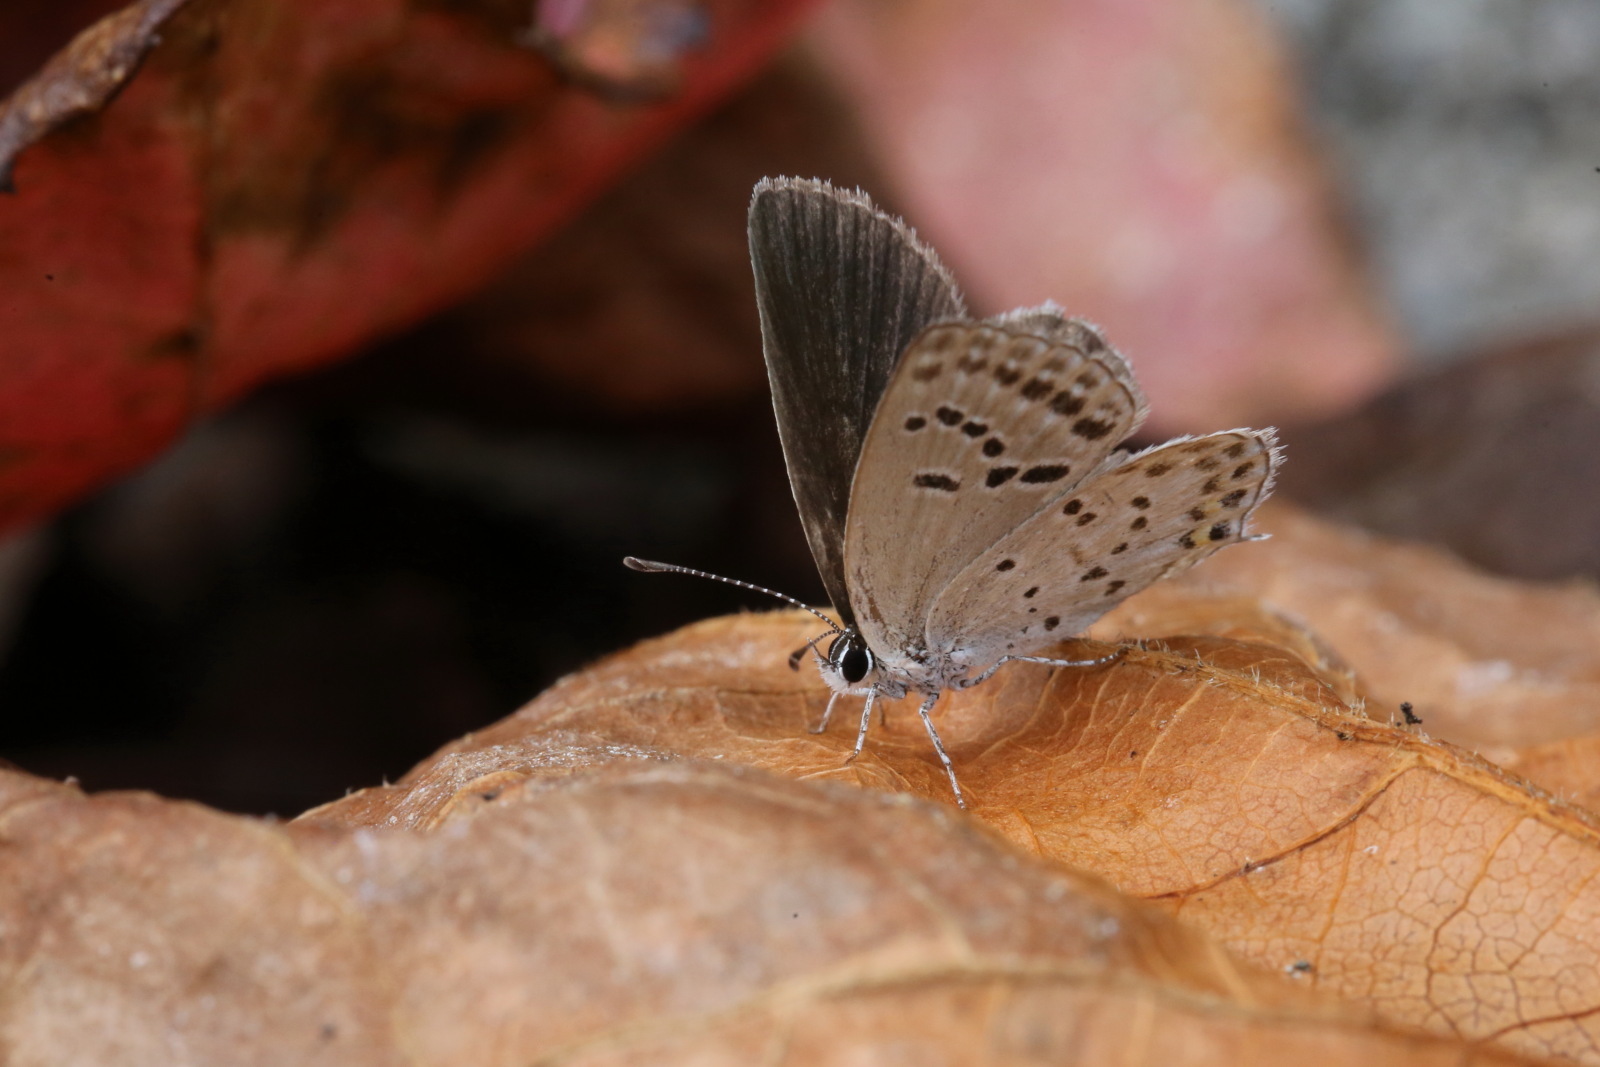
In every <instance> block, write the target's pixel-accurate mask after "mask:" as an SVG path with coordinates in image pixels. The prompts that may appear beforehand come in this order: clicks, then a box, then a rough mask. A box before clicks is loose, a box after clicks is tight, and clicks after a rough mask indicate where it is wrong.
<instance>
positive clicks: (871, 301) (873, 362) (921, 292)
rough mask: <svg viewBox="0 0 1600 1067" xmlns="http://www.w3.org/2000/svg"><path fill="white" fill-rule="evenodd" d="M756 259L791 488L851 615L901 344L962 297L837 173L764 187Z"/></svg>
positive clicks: (759, 193)
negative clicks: (870, 474)
mask: <svg viewBox="0 0 1600 1067" xmlns="http://www.w3.org/2000/svg"><path fill="white" fill-rule="evenodd" d="M750 259H751V263H752V266H753V268H754V271H755V280H756V303H757V307H758V308H759V310H760V313H761V339H762V346H763V349H764V351H765V354H766V362H767V376H768V379H769V380H770V382H771V385H772V402H773V407H774V408H775V409H776V411H777V416H778V433H779V436H780V437H781V438H782V441H783V454H784V460H785V462H786V463H787V464H788V468H789V482H790V486H791V488H792V489H793V491H794V497H795V503H796V504H797V505H798V506H799V509H800V521H801V523H802V525H803V526H804V527H805V531H806V538H807V540H808V541H809V542H810V545H811V552H812V555H813V556H814V557H815V558H816V561H817V569H818V570H819V571H820V572H821V575H822V580H823V584H824V585H825V586H826V588H827V591H828V596H829V598H830V599H831V600H832V601H833V605H834V607H835V608H837V609H838V610H839V611H840V612H841V613H842V614H844V615H845V617H846V619H847V620H848V619H850V618H851V617H852V616H853V611H852V605H851V602H850V597H849V592H850V591H849V589H848V587H847V585H846V582H845V579H844V561H843V556H842V551H841V550H842V546H843V544H844V528H845V516H846V512H847V508H848V506H849V499H850V482H851V478H852V476H853V475H854V473H855V469H856V461H857V458H858V457H859V456H860V454H861V446H862V440H863V439H864V437H865V436H866V433H867V427H868V425H869V424H870V422H871V420H872V413H873V410H874V409H875V408H876V407H877V404H878V399H879V397H880V396H882V394H883V390H884V387H885V386H886V384H887V383H888V381H889V376H890V374H891V372H892V371H893V370H894V366H895V363H896V361H897V359H898V358H899V356H900V353H901V352H902V351H904V349H905V347H906V345H907V344H908V343H910V341H911V339H912V338H913V337H914V336H916V335H917V334H918V333H919V332H920V331H921V330H922V329H923V328H924V327H925V326H927V325H929V324H930V323H933V322H937V321H941V320H944V319H952V318H959V317H961V316H962V315H963V314H964V308H963V305H962V302H961V296H960V294H959V293H958V292H957V290H956V287H955V283H954V282H953V281H952V280H951V278H950V275H949V273H948V272H947V271H946V270H945V269H944V267H943V266H942V265H941V264H940V263H939V260H938V257H937V256H935V255H934V253H933V251H932V250H931V249H929V248H928V247H927V246H925V245H923V244H922V243H921V242H920V241H918V240H917V238H916V235H915V234H913V233H912V232H911V230H910V228H909V227H907V226H906V225H905V224H904V223H903V222H901V221H900V220H898V219H895V218H892V217H890V216H888V215H885V214H884V213H883V212H881V211H879V210H878V209H877V208H876V207H874V206H873V205H872V202H871V201H870V200H868V199H867V197H866V196H865V195H864V194H861V193H850V192H845V191H843V190H839V189H835V188H833V187H832V186H831V185H829V184H827V183H826V182H820V181H801V180H796V179H789V178H780V179H776V180H773V179H768V180H765V181H762V182H761V183H760V184H758V185H757V186H756V189H755V194H754V196H753V197H752V198H751V201H750Z"/></svg>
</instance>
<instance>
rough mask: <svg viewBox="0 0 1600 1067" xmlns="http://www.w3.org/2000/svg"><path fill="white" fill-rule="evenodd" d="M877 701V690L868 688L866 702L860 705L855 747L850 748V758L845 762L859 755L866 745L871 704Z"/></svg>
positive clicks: (870, 723) (870, 718) (870, 717)
mask: <svg viewBox="0 0 1600 1067" xmlns="http://www.w3.org/2000/svg"><path fill="white" fill-rule="evenodd" d="M877 702H878V691H877V690H876V689H868V690H867V702H866V703H865V704H862V705H861V729H859V730H857V731H856V747H855V748H854V749H852V750H851V752H850V759H847V760H845V762H846V763H849V762H851V761H852V760H854V759H855V758H856V757H857V756H859V755H861V750H862V749H863V748H865V747H866V744H867V727H869V726H871V725H872V706H873V705H874V704H876V703H877Z"/></svg>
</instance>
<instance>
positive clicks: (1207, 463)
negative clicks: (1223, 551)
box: [927, 430, 1277, 668]
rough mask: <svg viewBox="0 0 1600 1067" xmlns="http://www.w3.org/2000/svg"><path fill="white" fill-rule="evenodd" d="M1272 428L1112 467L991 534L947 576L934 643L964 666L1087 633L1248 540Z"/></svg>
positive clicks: (1268, 475)
mask: <svg viewBox="0 0 1600 1067" xmlns="http://www.w3.org/2000/svg"><path fill="white" fill-rule="evenodd" d="M1276 462H1277V454H1276V444H1275V437H1274V434H1273V432H1272V431H1271V430H1230V431H1227V432H1224V433H1215V434H1210V435H1208V436H1205V437H1198V438H1194V439H1192V440H1185V439H1179V440H1177V441H1172V442H1170V443H1168V444H1165V445H1162V446H1160V447H1158V448H1153V449H1150V450H1148V451H1145V452H1141V453H1139V454H1137V455H1135V456H1133V457H1131V458H1129V459H1128V460H1127V461H1126V462H1123V463H1120V464H1116V465H1114V466H1110V467H1108V468H1107V469H1106V470H1104V471H1103V472H1101V473H1098V474H1096V475H1095V476H1093V477H1092V478H1090V479H1089V480H1088V481H1086V482H1085V483H1084V484H1082V485H1079V486H1076V487H1074V488H1073V490H1072V491H1071V492H1070V493H1067V494H1065V495H1064V496H1063V497H1061V498H1059V499H1057V500H1055V501H1052V502H1051V504H1050V506H1049V507H1047V508H1045V509H1043V510H1041V511H1040V512H1039V513H1038V514H1036V515H1034V516H1033V517H1032V518H1030V519H1029V520H1027V521H1026V522H1024V523H1022V524H1021V525H1019V526H1018V527H1017V528H1016V529H1015V530H1014V531H1013V532H1012V533H1011V534H1009V535H1008V536H1006V537H1003V538H1001V539H999V540H998V541H997V542H995V543H993V544H992V546H991V547H989V548H988V549H987V551H985V552H983V553H982V554H981V555H979V556H978V557H977V558H976V559H974V560H973V561H972V562H971V563H970V564H968V566H967V567H966V569H965V570H963V571H962V573H961V574H959V575H958V576H956V578H955V579H954V580H953V581H952V582H951V583H950V585H949V587H948V588H947V589H946V590H945V591H944V593H943V594H942V595H941V596H940V597H939V599H938V601H937V603H935V605H934V607H933V611H932V613H931V615H930V616H929V618H928V625H927V633H928V643H929V645H930V647H932V648H933V649H935V650H944V651H945V652H946V653H947V654H949V655H950V656H951V659H952V662H953V663H954V664H955V665H957V666H959V667H964V668H982V667H985V666H987V665H988V664H989V663H992V662H993V661H994V660H996V659H998V658H999V657H1001V656H1003V655H1006V654H1007V653H1012V654H1017V655H1025V654H1028V653H1030V652H1033V651H1036V650H1037V649H1039V648H1042V647H1044V646H1046V645H1049V644H1052V643H1054V642H1055V641H1057V640H1059V639H1061V638H1064V637H1069V636H1071V635H1072V634H1075V633H1079V632H1081V631H1082V630H1083V629H1084V628H1085V627H1087V626H1088V625H1089V624H1090V623H1092V622H1093V621H1094V620H1095V619H1098V618H1099V617H1100V616H1101V615H1103V614H1105V613H1106V612H1107V611H1109V610H1110V609H1111V608H1113V607H1115V606H1116V605H1117V604H1119V603H1121V602H1122V601H1123V600H1124V599H1125V598H1127V597H1129V596H1132V595H1133V594H1134V593H1137V592H1138V591H1139V590H1141V589H1144V588H1145V587H1146V586H1149V585H1151V584H1152V583H1154V582H1156V581H1158V580H1160V579H1162V578H1166V577H1169V576H1171V575H1173V574H1176V573H1178V572H1179V571H1183V570H1186V569H1188V568H1189V567H1192V566H1194V564H1196V563H1198V562H1200V561H1201V560H1203V559H1205V558H1206V557H1207V556H1209V555H1211V554H1212V553H1213V552H1215V551H1217V550H1218V549H1219V548H1222V547H1224V546H1226V545H1231V544H1235V543H1237V542H1238V541H1240V540H1242V539H1244V538H1245V537H1246V536H1247V534H1246V529H1245V527H1246V524H1247V522H1248V521H1249V518H1250V515H1251V513H1252V512H1253V511H1254V510H1255V508H1256V507H1257V506H1258V505H1259V504H1260V503H1261V501H1262V500H1264V499H1265V498H1266V496H1267V494H1268V493H1269V492H1271V488H1272V476H1273V470H1274V466H1275V464H1276Z"/></svg>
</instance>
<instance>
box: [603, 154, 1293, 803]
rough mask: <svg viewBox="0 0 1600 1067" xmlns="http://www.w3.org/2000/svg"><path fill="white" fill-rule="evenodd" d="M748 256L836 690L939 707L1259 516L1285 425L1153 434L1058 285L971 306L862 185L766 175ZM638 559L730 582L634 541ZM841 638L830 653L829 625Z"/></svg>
mask: <svg viewBox="0 0 1600 1067" xmlns="http://www.w3.org/2000/svg"><path fill="white" fill-rule="evenodd" d="M750 258H751V261H752V263H753V265H754V268H755V279H756V302H757V304H758V306H759V309H760V312H761V334H762V342H763V347H764V348H765V352H766V361H767V375H768V378H769V380H770V382H771V385H772V396H773V406H774V407H775V409H776V411H777V417H778V434H779V436H780V437H781V438H782V440H783V451H784V458H785V460H786V462H787V464H788V468H789V480H790V483H791V485H792V487H793V489H794V496H795V502H796V503H797V504H798V505H799V509H800V519H801V522H802V523H803V524H804V526H805V531H806V537H807V538H808V540H809V541H810V544H811V551H812V554H813V556H815V558H816V561H817V567H818V569H819V570H820V571H821V574H822V580H823V583H824V585H825V587H826V588H827V591H828V596H829V598H830V599H831V600H832V601H833V606H834V609H835V610H836V611H837V613H838V615H839V617H840V619H841V620H842V621H843V625H842V626H840V625H837V624H835V623H834V622H833V621H832V620H830V619H827V617H826V616H822V615H821V613H820V612H816V611H815V609H812V608H807V610H810V611H812V612H813V613H814V614H817V615H818V616H819V617H821V618H823V619H824V621H825V622H827V623H828V625H829V627H830V630H829V633H827V634H824V635H823V636H822V637H819V638H817V639H816V640H814V641H812V642H810V644H809V645H808V646H807V648H803V649H801V650H800V651H799V652H797V653H796V654H795V656H794V657H792V658H791V662H798V660H799V658H800V657H801V656H803V655H804V654H805V653H806V651H807V650H808V649H809V651H810V652H811V654H812V656H813V657H814V658H815V659H816V661H817V664H818V667H819V669H820V671H821V673H822V677H823V678H824V680H826V681H827V683H828V685H829V686H830V687H831V688H832V689H833V691H834V696H833V700H831V701H830V702H829V704H828V711H827V713H825V714H824V716H823V720H822V723H821V725H820V726H819V727H818V729H819V730H821V729H823V728H825V727H826V725H827V722H828V718H829V716H830V715H831V714H832V711H833V707H834V703H835V702H836V701H837V700H838V698H839V697H840V696H841V695H843V694H846V693H850V694H857V695H862V696H864V697H865V698H866V699H865V702H864V704H863V707H862V711H861V723H860V727H859V729H858V731H857V734H856V745H855V752H854V753H853V754H852V756H851V758H852V759H853V758H854V757H855V755H858V754H859V753H860V752H861V749H862V746H863V745H864V744H865V742H866V736H867V728H868V725H869V723H870V721H871V716H872V709H873V706H874V705H875V703H876V702H877V701H878V700H879V699H883V698H888V699H898V698H900V697H903V696H905V695H907V694H908V693H917V694H920V695H921V696H922V702H921V706H920V707H919V709H918V713H919V714H920V715H921V717H922V722H923V725H924V726H925V727H926V729H927V731H928V736H929V737H930V738H931V739H932V741H933V746H934V749H935V751H937V753H938V755H939V759H940V761H941V762H942V763H943V765H944V768H945V771H946V773H947V774H948V775H949V777H950V785H951V787H952V788H953V789H954V790H955V795H956V800H957V802H958V803H961V804H962V806H965V800H964V798H963V797H962V793H961V785H960V783H959V781H958V780H957V779H956V774H955V769H954V767H953V766H952V765H951V762H950V758H949V756H948V755H947V754H946V753H945V749H944V744H943V743H942V742H941V741H940V739H939V733H938V731H937V730H936V729H935V728H934V725H933V719H932V718H931V716H930V712H931V711H932V709H933V706H934V704H935V703H936V702H937V701H938V699H939V695H940V694H941V693H942V692H944V691H945V690H947V689H964V688H966V687H968V686H972V685H976V684H978V683H979V682H982V681H984V680H985V679H987V678H988V677H989V676H990V675H992V674H993V673H994V672H995V671H996V670H997V669H998V668H999V667H1000V666H1002V665H1003V664H1005V663H1008V662H1011V661H1013V660H1022V661H1025V662H1030V663H1046V664H1052V665H1055V666H1070V667H1085V666H1093V665H1096V664H1100V663H1104V662H1107V661H1109V660H1110V659H1112V658H1114V657H1115V654H1113V656H1108V657H1103V658H1101V659H1095V660H1084V661H1078V660H1057V659H1049V658H1045V657H1040V656H1035V655H1031V653H1033V652H1036V651H1038V650H1040V649H1042V648H1045V647H1046V646H1049V645H1051V644H1054V643H1055V642H1057V641H1058V640H1060V639H1061V638H1063V637H1067V636H1069V635H1071V634H1075V633H1078V632H1081V631H1082V630H1083V629H1084V628H1085V627H1087V626H1088V625H1089V624H1090V623H1092V622H1093V621H1094V620H1095V619H1097V618H1099V617H1100V616H1101V615H1103V614H1105V613H1106V612H1107V611H1109V610H1110V609H1111V608H1113V607H1115V606H1116V605H1117V604H1118V603H1120V602H1121V601H1122V600H1123V599H1125V598H1126V597H1128V596H1131V595H1132V594H1134V593H1137V592H1138V591H1139V590H1141V589H1143V588H1145V587H1146V586H1148V585H1150V584H1151V583H1153V582H1156V581H1159V580H1160V579H1162V578H1165V577H1168V576H1170V575H1173V574H1176V573H1178V572H1179V571H1183V570H1186V569H1187V568H1189V567H1191V566H1193V565H1194V564H1196V563H1198V562H1200V561H1201V560H1202V559H1205V558H1206V557H1207V556H1209V555H1211V554H1212V553H1213V552H1215V551H1216V550H1217V549H1219V548H1222V547H1224V546H1225V545H1230V544H1234V543H1237V542H1239V541H1243V540H1252V539H1253V538H1252V537H1251V535H1250V534H1249V533H1248V532H1247V530H1246V526H1247V523H1248V521H1249V519H1250V516H1251V514H1252V513H1253V512H1254V511H1255V509H1256V507H1257V506H1258V505H1260V503H1261V502H1262V501H1263V500H1265V499H1266V497H1267V494H1268V493H1270V492H1271V488H1272V478H1273V472H1274V469H1275V467H1276V466H1277V464H1278V462H1279V457H1278V450H1277V447H1276V443H1275V437H1274V434H1273V431H1272V430H1270V429H1268V430H1229V431H1227V432H1224V433H1215V434H1210V435H1208V436H1205V437H1197V438H1180V439H1178V440H1175V441H1170V442H1168V443H1167V444H1164V445H1161V446H1159V447H1156V448H1151V449H1146V450H1145V451H1143V452H1137V453H1129V452H1127V451H1125V450H1120V449H1119V448H1118V447H1117V446H1118V445H1119V444H1120V443H1121V442H1122V441H1123V440H1125V439H1126V438H1127V437H1128V436H1129V435H1130V434H1132V433H1133V432H1134V431H1135V430H1136V429H1138V427H1139V424H1140V423H1141V422H1143V421H1144V417H1145V413H1146V410H1147V409H1146V405H1145V399H1144V395H1143V394H1142V393H1141V392H1140V389H1139V385H1138V383H1137V382H1136V381H1135V380H1134V377H1133V372H1132V371H1131V370H1130V369H1129V367H1128V364H1127V361H1126V360H1124V359H1123V358H1122V357H1121V356H1120V355H1118V354H1117V352H1116V351H1115V350H1114V349H1112V348H1111V347H1110V346H1108V345H1107V344H1106V343H1105V341H1104V340H1103V339H1102V338H1101V336H1100V334H1099V332H1098V331H1097V330H1096V329H1095V328H1094V327H1093V326H1090V325H1089V324H1088V323H1085V322H1082V321H1080V320H1077V319H1069V318H1067V317H1066V316H1064V315H1063V314H1062V313H1061V311H1060V309H1059V308H1057V307H1055V306H1054V305H1052V304H1046V305H1044V306H1042V307H1037V308H1024V309H1019V310H1016V311H1011V312H1008V313H1006V314H1004V315H1000V316H997V317H995V318H991V319H984V320H982V321H974V320H972V319H971V318H969V317H968V316H967V313H966V308H965V306H964V304H963V302H962V299H961V295H960V293H959V292H958V291H957V290H956V286H955V283H954V281H953V280H952V279H951V277H950V274H949V272H948V271H946V270H945V268H944V267H943V265H942V264H940V262H939V260H938V257H937V256H935V255H934V253H933V250H932V249H930V248H928V247H927V246H926V245H924V244H922V243H921V242H920V241H919V240H918V239H917V237H916V235H915V234H914V233H913V232H912V231H911V229H910V228H909V227H908V226H906V225H905V223H903V222H901V221H900V220H899V219H896V218H893V217H891V216H889V215H886V214H884V213H883V212H882V211H879V210H878V209H877V208H876V207H874V206H873V204H872V202H871V201H870V200H869V199H867V197H866V196H865V195H864V194H862V193H860V192H853V193H852V192H845V191H843V190H839V189H835V188H833V187H832V186H831V185H829V184H828V183H826V182H822V181H801V180H796V179H790V178H780V179H776V180H774V179H770V178H769V179H765V180H763V181H762V182H761V183H759V184H758V185H757V186H756V188H755V194H754V196H753V198H752V199H751V203H750ZM625 562H626V563H627V564H628V566H630V567H633V568H634V569H636V570H646V571H676V572H679V573H686V574H695V575H699V576H701V577H707V578H714V579H716V580H718V581H725V582H730V583H731V584H734V585H739V586H742V587H744V588H748V589H754V590H757V591H759V592H763V593H767V594H770V595H772V596H776V597H778V598H780V599H782V600H786V601H788V602H789V603H791V604H796V605H797V606H800V607H805V605H803V604H799V602H798V601H796V600H794V599H793V598H792V597H787V596H784V595H783V594H781V593H776V592H774V591H772V590H770V589H764V588H762V587H760V586H754V585H751V584H749V583H747V582H738V581H734V580H733V579H727V578H721V577H719V576H717V575H711V574H706V573H705V572H703V571H696V570H693V569H691V568H687V567H678V566H675V565H672V564H665V563H652V562H648V561H644V560H637V559H633V558H631V557H630V558H629V559H628V560H626V561H625ZM830 636H831V637H832V638H833V640H832V642H831V643H830V645H829V646H828V650H827V654H826V656H824V655H823V654H822V653H820V652H818V651H817V648H816V645H817V641H820V640H822V639H823V638H826V637H830Z"/></svg>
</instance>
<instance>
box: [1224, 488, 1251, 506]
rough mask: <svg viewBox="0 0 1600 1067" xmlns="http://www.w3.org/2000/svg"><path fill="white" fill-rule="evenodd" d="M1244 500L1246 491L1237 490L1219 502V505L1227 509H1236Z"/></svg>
mask: <svg viewBox="0 0 1600 1067" xmlns="http://www.w3.org/2000/svg"><path fill="white" fill-rule="evenodd" d="M1244 498H1245V491H1244V490H1243V489H1235V490H1234V491H1233V492H1231V493H1229V494H1227V495H1226V496H1224V497H1223V498H1222V499H1221V500H1220V501H1218V503H1220V504H1221V505H1222V506H1223V507H1225V508H1236V507H1238V506H1239V501H1241V500H1243V499H1244Z"/></svg>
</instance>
